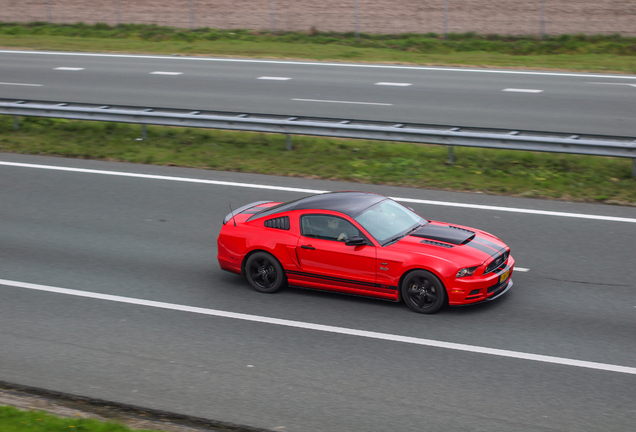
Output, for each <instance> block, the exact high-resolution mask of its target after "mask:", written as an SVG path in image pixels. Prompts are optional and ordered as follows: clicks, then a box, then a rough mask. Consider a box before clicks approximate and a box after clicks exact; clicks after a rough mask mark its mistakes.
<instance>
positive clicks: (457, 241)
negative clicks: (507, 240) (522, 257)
mask: <svg viewBox="0 0 636 432" xmlns="http://www.w3.org/2000/svg"><path fill="white" fill-rule="evenodd" d="M394 246H395V247H396V248H400V249H406V250H409V251H411V252H415V253H423V254H427V255H436V256H439V257H446V258H447V259H449V260H451V261H463V260H462V259H461V258H462V257H463V258H465V259H466V260H467V261H472V262H473V263H475V264H476V261H481V262H482V263H484V262H486V261H489V260H490V259H491V257H497V256H500V255H502V254H503V253H504V252H506V251H507V250H508V247H507V246H506V245H505V244H504V243H503V242H502V241H501V240H499V239H498V238H497V237H495V236H493V235H492V234H489V233H487V232H485V231H481V230H478V229H474V228H469V227H464V226H458V225H451V224H446V223H443V222H433V221H432V222H430V223H428V224H426V225H424V226H423V227H421V228H418V229H417V230H415V231H413V232H412V233H411V234H409V235H408V236H406V237H404V238H402V239H401V240H400V241H398V242H397V243H395V244H394Z"/></svg>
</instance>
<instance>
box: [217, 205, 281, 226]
mask: <svg viewBox="0 0 636 432" xmlns="http://www.w3.org/2000/svg"><path fill="white" fill-rule="evenodd" d="M271 202H273V201H255V202H253V203H250V204H246V205H244V206H242V207H239V208H237V209H236V210H232V211H231V212H230V213H228V214H227V216H225V218H223V225H225V224H226V223H228V222H229V221H230V220H231V219H232V218H233V217H234V216H236V215H237V214H240V213H243V212H244V211H245V210H249V209H251V208H252V207H256V206H259V205H261V204H267V203H271Z"/></svg>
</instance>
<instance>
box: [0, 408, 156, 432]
mask: <svg viewBox="0 0 636 432" xmlns="http://www.w3.org/2000/svg"><path fill="white" fill-rule="evenodd" d="M0 431H2V432H69V431H72V432H131V431H132V429H130V428H128V427H126V426H123V425H121V424H118V423H111V422H100V421H97V420H92V419H79V418H62V417H57V416H53V415H50V414H47V413H45V412H43V411H21V410H18V409H16V408H13V407H7V406H0ZM137 431H139V429H137ZM140 432H141V431H140ZM146 432H150V431H146Z"/></svg>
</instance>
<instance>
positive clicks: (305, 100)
mask: <svg viewBox="0 0 636 432" xmlns="http://www.w3.org/2000/svg"><path fill="white" fill-rule="evenodd" d="M292 100H293V101H300V102H327V103H339V104H356V105H384V106H393V104H388V103H377V102H352V101H337V100H323V99H292Z"/></svg>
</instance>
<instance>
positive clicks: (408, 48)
mask: <svg viewBox="0 0 636 432" xmlns="http://www.w3.org/2000/svg"><path fill="white" fill-rule="evenodd" d="M0 46H2V47H5V48H15V49H18V48H19V49H38V50H62V51H92V52H95V51H101V52H104V51H110V52H113V51H114V52H135V53H151V54H182V55H215V56H243V57H265V58H297V59H314V60H332V61H357V62H359V61H367V62H389V63H411V64H428V65H452V66H477V67H503V68H523V69H559V70H573V71H591V72H619V73H636V38H635V37H621V36H620V35H595V36H587V35H560V36H549V37H547V38H546V39H545V40H541V39H539V38H537V37H535V36H503V35H477V34H475V33H462V34H455V33H451V34H449V35H448V36H447V37H446V38H444V37H443V36H442V35H438V34H435V33H426V34H414V33H407V34H396V35H374V34H364V33H363V34H360V35H359V37H356V36H355V35H354V34H353V33H334V32H318V31H310V32H279V33H276V34H270V33H268V32H261V31H250V30H215V29H210V28H199V29H195V30H185V29H178V28H173V27H161V26H156V25H143V24H123V25H121V26H120V27H111V26H108V25H106V24H95V25H87V24H82V23H77V24H47V23H41V22H35V23H28V24H16V23H0Z"/></svg>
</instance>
